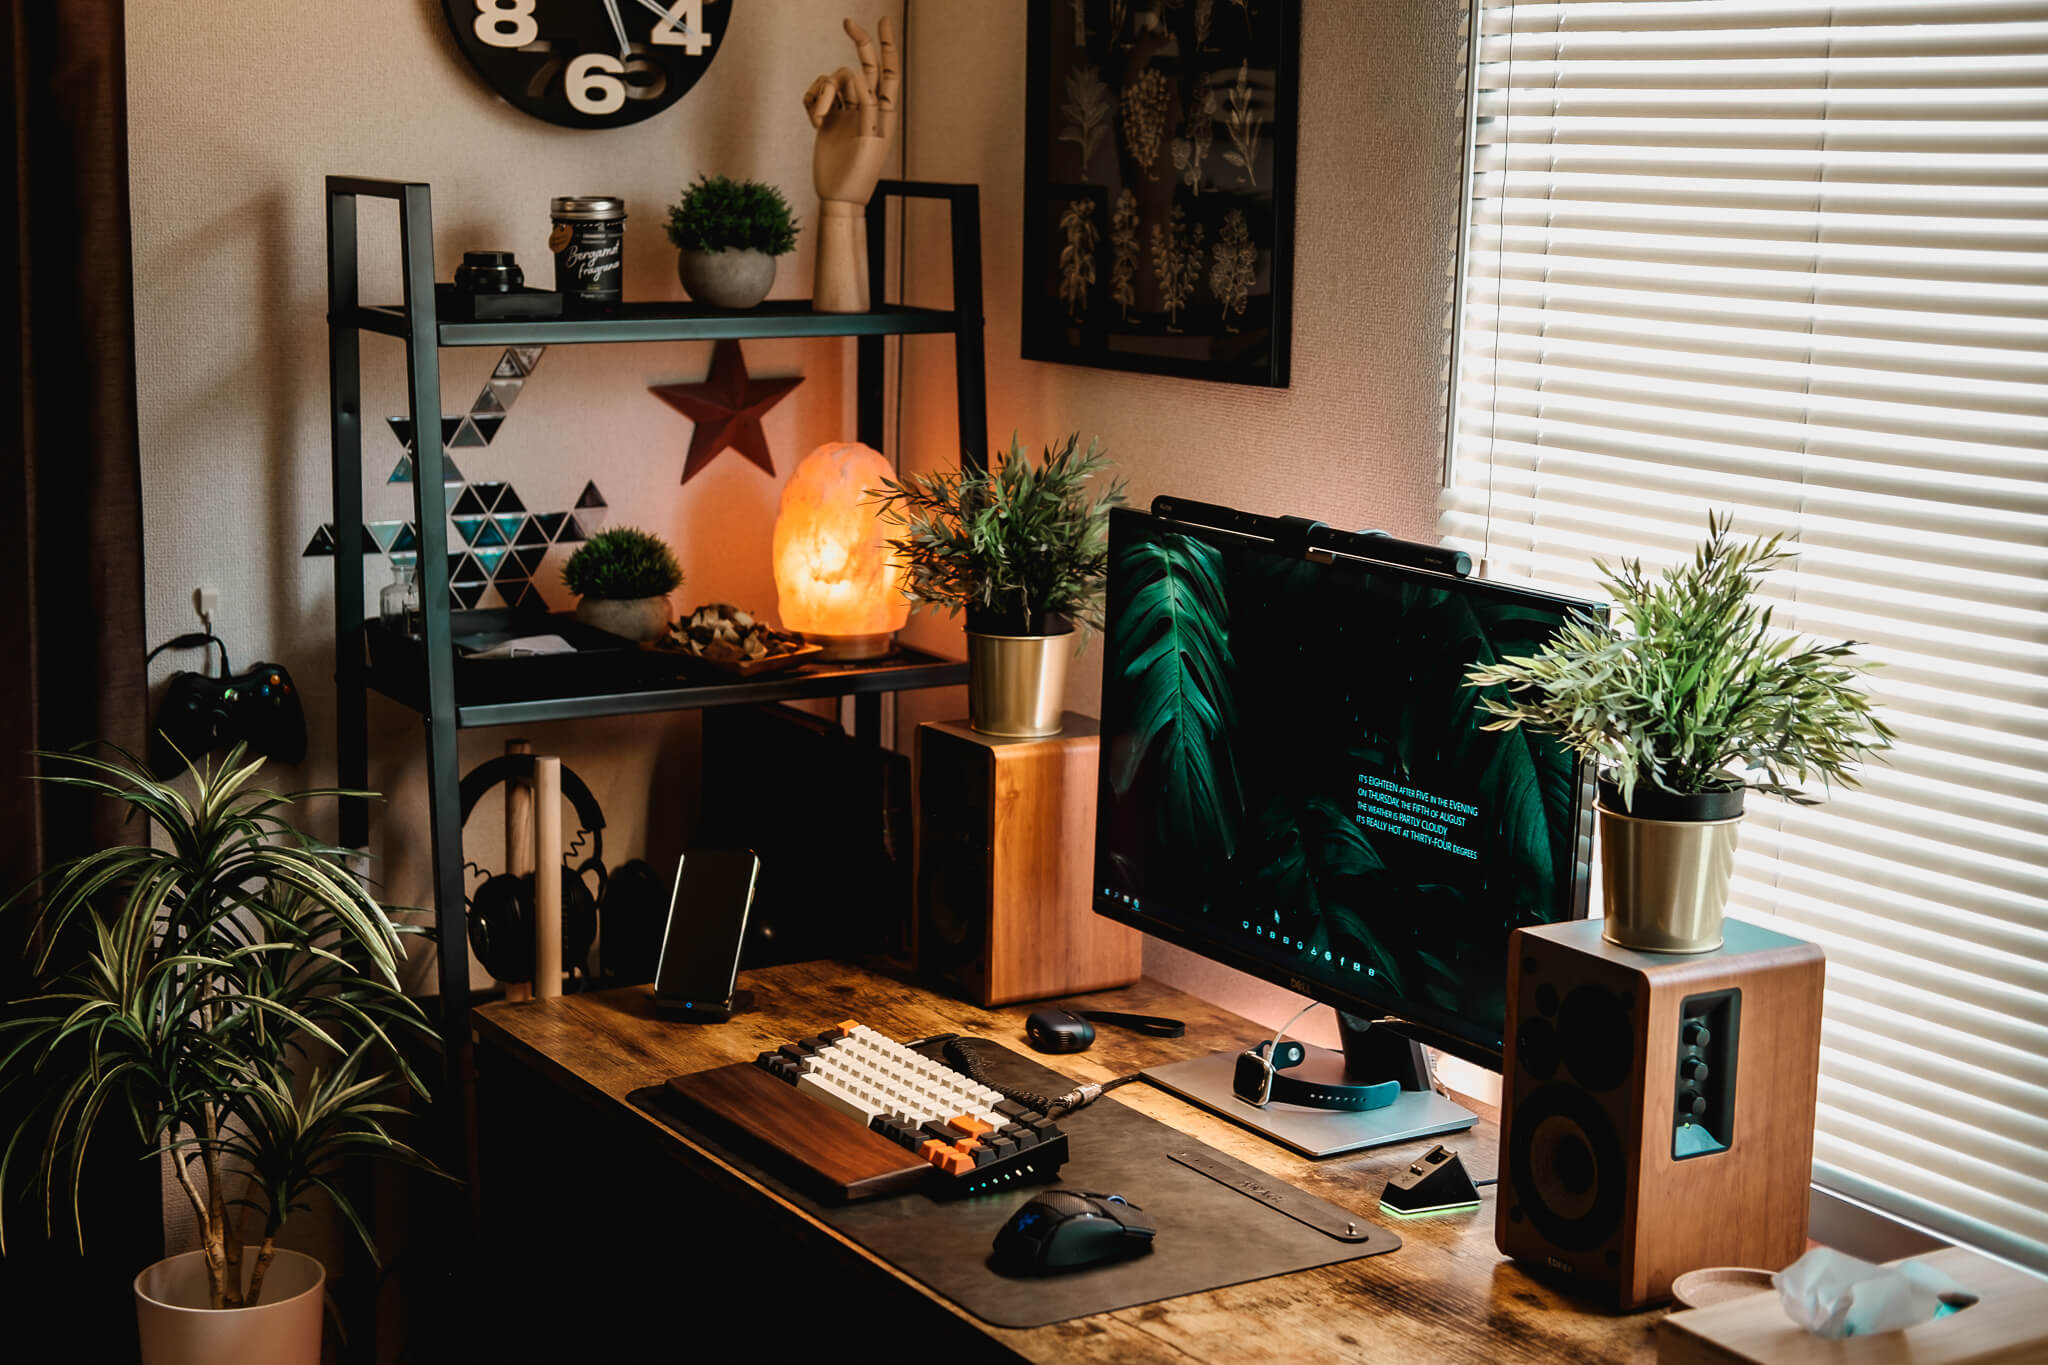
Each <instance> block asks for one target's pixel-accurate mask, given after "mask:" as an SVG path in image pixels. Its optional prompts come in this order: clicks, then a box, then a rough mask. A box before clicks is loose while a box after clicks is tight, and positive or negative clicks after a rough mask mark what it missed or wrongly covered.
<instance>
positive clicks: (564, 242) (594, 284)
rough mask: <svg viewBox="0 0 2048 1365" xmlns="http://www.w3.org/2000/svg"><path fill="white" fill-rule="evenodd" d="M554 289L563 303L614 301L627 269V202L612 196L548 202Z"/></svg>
mask: <svg viewBox="0 0 2048 1365" xmlns="http://www.w3.org/2000/svg"><path fill="white" fill-rule="evenodd" d="M553 212H554V222H555V228H554V231H553V232H551V233H550V234H549V235H548V250H550V251H552V252H554V253H555V289H556V290H557V291H558V292H559V293H560V294H561V296H562V303H563V305H564V306H565V307H570V308H575V307H592V306H603V305H606V304H613V303H617V302H618V301H619V293H620V285H621V283H622V282H623V280H624V279H625V273H626V250H625V249H626V201H625V200H623V199H621V198H619V197H618V196H617V195H611V194H586V195H571V196H567V197H564V198H561V199H557V200H555V201H554V204H553Z"/></svg>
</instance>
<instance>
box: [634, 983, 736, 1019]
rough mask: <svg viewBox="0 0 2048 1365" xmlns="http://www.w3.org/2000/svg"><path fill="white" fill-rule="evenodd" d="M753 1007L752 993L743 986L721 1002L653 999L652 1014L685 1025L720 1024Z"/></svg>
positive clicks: (659, 997) (656, 997)
mask: <svg viewBox="0 0 2048 1365" xmlns="http://www.w3.org/2000/svg"><path fill="white" fill-rule="evenodd" d="M753 1007H754V993H753V992H752V991H750V990H748V989H746V988H745V987H744V986H742V987H741V988H740V989H738V990H736V991H734V992H733V993H732V994H731V995H729V996H727V997H726V998H725V999H723V1000H669V999H664V998H663V997H661V996H659V995H657V996H655V997H654V1012H655V1013H656V1014H658V1015H660V1016H661V1017H662V1018H664V1019H674V1020H677V1021H678V1022H680V1023H685V1024H722V1023H724V1022H725V1021H726V1020H728V1019H730V1018H732V1017H733V1016H734V1015H735V1014H744V1013H746V1012H747V1011H748V1010H750V1009H752V1008H753Z"/></svg>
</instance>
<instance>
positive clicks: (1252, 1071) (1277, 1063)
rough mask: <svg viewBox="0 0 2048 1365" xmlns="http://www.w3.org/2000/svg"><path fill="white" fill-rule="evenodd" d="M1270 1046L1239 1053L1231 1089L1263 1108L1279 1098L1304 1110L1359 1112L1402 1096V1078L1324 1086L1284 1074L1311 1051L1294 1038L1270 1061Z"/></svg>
mask: <svg viewBox="0 0 2048 1365" xmlns="http://www.w3.org/2000/svg"><path fill="white" fill-rule="evenodd" d="M1268 1046H1270V1044H1269V1043H1260V1044H1259V1045H1258V1046H1257V1047H1254V1048H1252V1049H1250V1050H1248V1051H1246V1052H1244V1053H1242V1054H1240V1055H1239V1057H1238V1059H1237V1071H1236V1073H1235V1075H1234V1076H1233V1078H1232V1081H1231V1090H1232V1091H1233V1092H1234V1093H1235V1094H1236V1095H1237V1096H1238V1098H1239V1099H1242V1100H1247V1101H1249V1102H1250V1103H1252V1104H1256V1105H1260V1106H1261V1107H1263V1106H1265V1105H1267V1104H1271V1103H1273V1102H1275V1101H1278V1102H1279V1103H1281V1104H1298V1105H1301V1106H1302V1107H1303V1108H1305V1109H1338V1110H1348V1111H1360V1110H1366V1109H1384V1108H1386V1107H1387V1106H1388V1105H1390V1104H1392V1103H1393V1102H1394V1101H1395V1100H1397V1099H1399V1098H1400V1097H1401V1083H1400V1082H1399V1081H1381V1082H1379V1083H1377V1084H1375V1085H1324V1084H1322V1083H1320V1082H1316V1081H1305V1080H1302V1079H1301V1078H1300V1077H1298V1076H1289V1075H1285V1074H1284V1072H1285V1071H1286V1069H1287V1068H1288V1067H1292V1066H1298V1065H1300V1064H1301V1061H1302V1059H1303V1058H1305V1057H1306V1056H1307V1055H1308V1050H1307V1049H1306V1048H1304V1047H1303V1046H1302V1045H1301V1044H1300V1043H1298V1042H1295V1041H1294V1040H1293V1039H1291V1038H1290V1039H1286V1040H1284V1041H1282V1043H1281V1044H1280V1046H1279V1047H1278V1048H1276V1049H1275V1050H1274V1055H1273V1058H1272V1060H1271V1061H1268V1060H1267V1058H1266V1049H1267V1047H1268ZM1261 1090H1263V1091H1264V1093H1263V1095H1262V1094H1261V1093H1260V1092H1261Z"/></svg>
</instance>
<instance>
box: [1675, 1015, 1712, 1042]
mask: <svg viewBox="0 0 2048 1365" xmlns="http://www.w3.org/2000/svg"><path fill="white" fill-rule="evenodd" d="M1678 1041H1679V1042H1680V1043H1681V1044H1683V1045H1684V1046H1686V1047H1705V1046H1706V1045H1707V1044H1708V1043H1711V1042H1713V1041H1714V1032H1713V1030H1712V1029H1710V1028H1708V1027H1707V1026H1706V1023H1705V1022H1704V1021H1702V1020H1699V1019H1688V1020H1686V1021H1685V1022H1684V1023H1683V1024H1681V1025H1680V1026H1679V1029H1678Z"/></svg>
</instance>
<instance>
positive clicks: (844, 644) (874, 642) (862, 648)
mask: <svg viewBox="0 0 2048 1365" xmlns="http://www.w3.org/2000/svg"><path fill="white" fill-rule="evenodd" d="M803 637H804V643H805V644H809V645H823V646H824V653H822V654H817V655H814V656H813V657H814V658H816V659H817V660H818V662H819V663H832V662H835V661H839V660H848V659H879V658H882V657H884V656H885V655H889V654H894V653H895V652H896V632H895V631H893V630H891V631H884V632H883V633H882V634H880V635H821V634H819V633H818V632H817V631H814V630H807V631H804V632H803Z"/></svg>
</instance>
